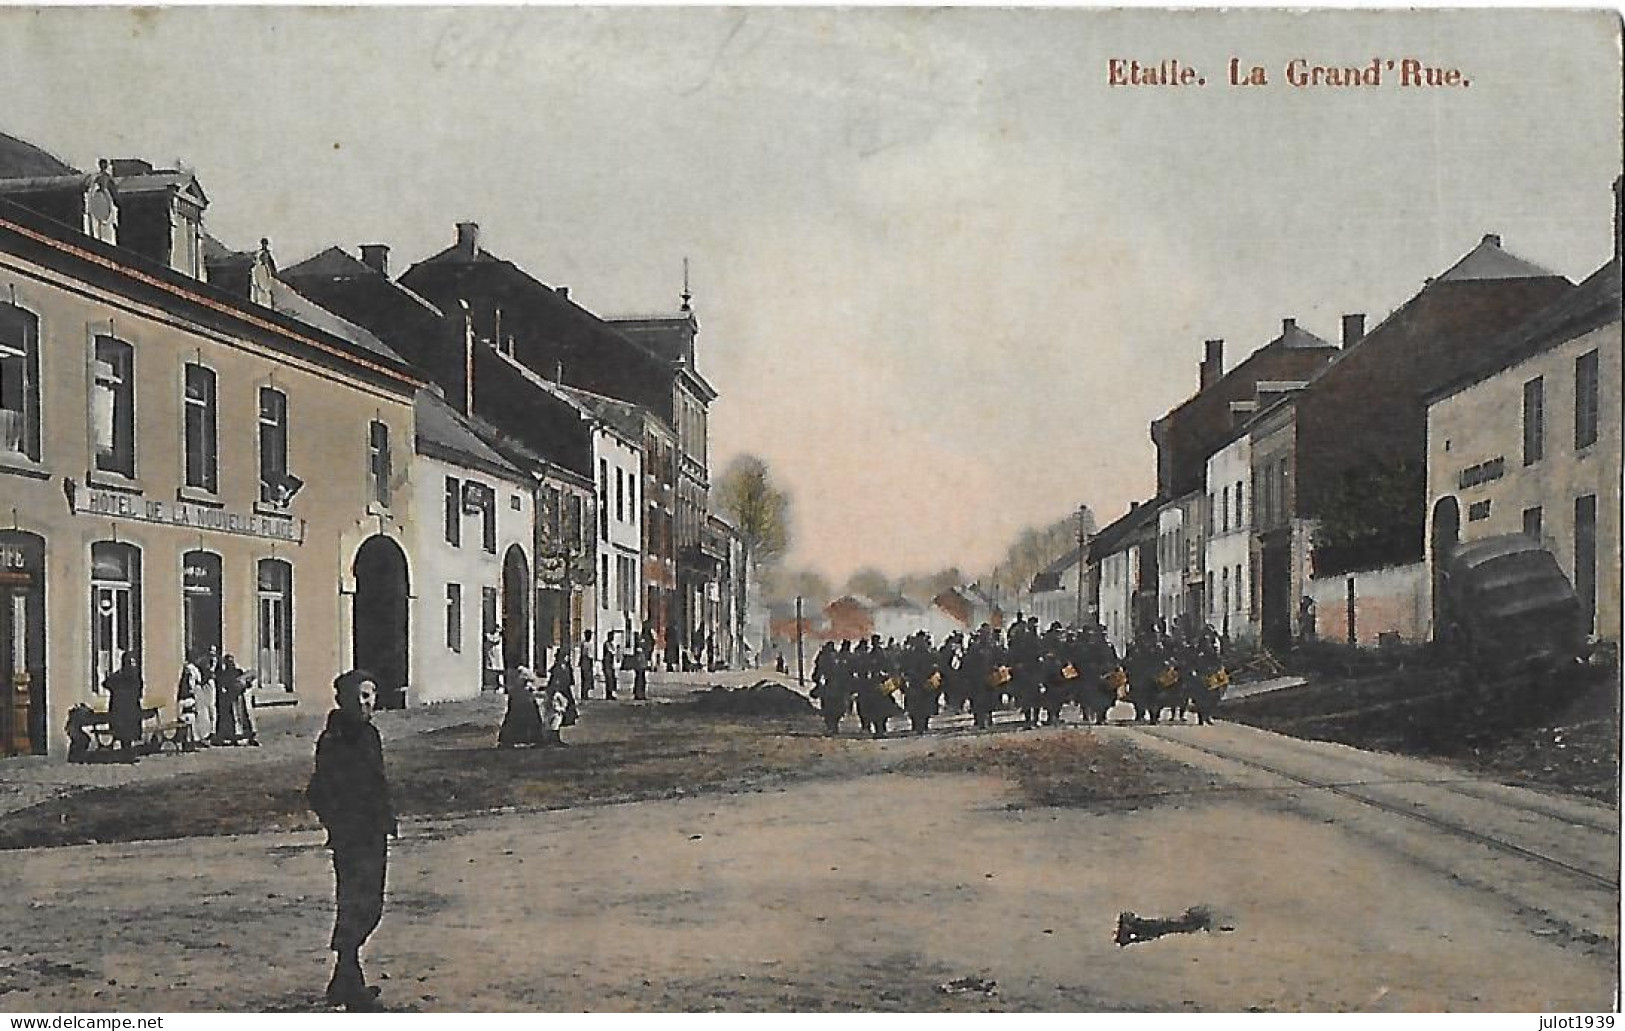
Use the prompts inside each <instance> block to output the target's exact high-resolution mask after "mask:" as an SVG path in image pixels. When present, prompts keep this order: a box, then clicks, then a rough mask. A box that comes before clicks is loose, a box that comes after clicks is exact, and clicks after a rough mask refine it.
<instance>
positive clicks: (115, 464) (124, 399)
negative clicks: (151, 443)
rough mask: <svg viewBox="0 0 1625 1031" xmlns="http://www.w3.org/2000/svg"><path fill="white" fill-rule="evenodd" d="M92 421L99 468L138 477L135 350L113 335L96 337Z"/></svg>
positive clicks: (97, 466) (102, 470) (108, 471)
mask: <svg viewBox="0 0 1625 1031" xmlns="http://www.w3.org/2000/svg"><path fill="white" fill-rule="evenodd" d="M95 377H96V382H95V386H94V388H93V391H92V393H91V423H92V428H93V431H94V434H95V440H96V468H97V469H98V470H99V471H101V472H107V473H117V474H119V475H121V476H130V477H133V476H135V350H134V348H132V347H131V346H130V345H129V344H127V343H125V342H124V341H122V340H117V339H115V338H113V337H108V336H102V337H97V338H96V367H95Z"/></svg>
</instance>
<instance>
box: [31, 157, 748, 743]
mask: <svg viewBox="0 0 1625 1031" xmlns="http://www.w3.org/2000/svg"><path fill="white" fill-rule="evenodd" d="M209 204H210V201H209V198H208V196H207V194H206V193H205V192H204V190H203V188H202V186H201V184H200V183H199V181H198V178H197V176H196V175H195V174H194V173H193V172H191V171H189V170H185V169H164V168H155V167H153V166H152V165H151V164H149V163H147V162H144V161H139V160H107V161H103V162H101V163H100V167H99V168H98V170H97V171H96V172H93V173H88V174H86V173H83V172H81V171H80V170H78V169H76V168H73V167H72V166H70V165H67V164H66V163H64V162H62V161H60V160H58V159H57V158H55V157H54V156H52V155H50V154H49V153H47V152H46V151H44V150H41V149H40V148H38V147H36V146H33V145H32V144H29V143H26V142H24V141H21V140H17V139H14V138H12V137H8V136H3V135H0V669H3V671H4V676H5V679H4V681H3V685H0V690H3V692H4V704H3V705H0V755H16V754H26V753H41V752H55V751H57V750H58V749H59V748H60V747H61V743H60V742H59V741H58V740H57V738H58V737H59V736H60V735H57V734H54V733H52V728H60V727H61V726H62V725H63V723H64V721H65V719H66V714H67V710H68V709H69V708H70V707H71V706H73V705H76V704H79V703H86V704H89V705H90V706H91V707H92V708H103V707H105V697H104V695H103V691H102V686H101V685H102V683H103V681H104V680H105V679H106V677H107V675H108V674H109V673H111V672H112V671H113V670H114V669H116V668H118V667H119V666H120V665H121V664H122V663H123V662H124V660H125V658H126V657H127V656H133V657H135V659H136V660H137V662H138V664H139V667H140V669H141V670H142V673H143V677H144V679H145V682H146V684H147V695H148V701H149V704H159V703H167V704H169V705H171V706H172V705H173V685H174V683H175V680H176V678H177V676H178V673H179V670H180V668H181V666H182V664H183V662H184V661H185V658H186V657H187V656H189V655H193V654H196V653H198V652H200V651H204V650H207V649H209V648H216V649H219V650H220V651H221V652H223V653H227V654H232V655H234V656H235V657H236V658H237V659H238V662H239V664H240V665H242V666H243V667H244V668H246V669H248V670H250V671H251V672H253V673H255V674H256V683H255V687H254V690H253V703H254V704H255V705H256V706H257V707H260V708H263V709H265V710H267V714H268V715H270V716H271V718H273V719H274V718H275V714H276V713H277V712H279V711H285V710H287V709H289V708H294V707H297V706H301V705H303V706H310V705H317V706H322V705H325V704H327V702H328V700H329V698H328V692H329V685H330V683H331V681H332V678H333V677H334V676H335V675H336V674H337V673H338V672H340V671H341V670H342V669H344V668H346V667H349V666H361V667H365V668H368V669H370V670H372V671H373V672H374V673H375V674H376V675H377V678H378V681H379V687H380V693H381V697H382V699H383V701H384V704H389V705H405V704H409V703H412V704H416V703H421V702H433V701H439V700H445V699H450V698H458V697H467V696H471V695H474V694H477V693H478V692H479V691H480V690H481V688H482V685H483V684H488V683H489V682H490V681H491V679H492V674H493V671H495V670H498V669H502V668H513V667H516V666H521V665H543V664H545V663H546V662H547V661H548V659H549V657H550V655H552V654H553V653H554V649H557V648H561V647H571V646H573V645H575V644H577V643H579V642H581V641H582V640H583V639H584V638H585V636H586V635H587V633H588V632H589V631H591V632H594V633H595V636H596V641H597V642H602V641H603V640H604V639H605V637H606V636H607V635H608V634H609V632H611V631H617V632H619V633H620V635H621V638H620V639H621V640H622V641H627V640H629V639H630V638H632V637H633V636H634V635H636V634H638V633H640V632H644V631H647V632H649V633H651V634H653V636H654V638H655V640H656V657H657V660H658V659H661V658H665V657H666V656H668V655H670V656H672V657H674V658H676V659H678V660H679V661H682V659H684V658H695V659H705V660H709V661H713V662H718V663H726V662H733V661H738V660H739V659H740V658H741V655H740V654H739V653H740V650H741V648H742V632H743V623H742V618H743V600H744V592H745V590H746V585H745V583H744V575H745V574H744V569H743V562H742V553H741V548H740V545H739V541H738V534H737V532H736V531H735V530H734V529H733V528H732V527H731V526H730V525H729V524H728V523H727V522H726V520H724V519H722V518H721V517H720V516H718V515H717V514H716V513H713V512H711V510H710V507H709V493H710V481H709V475H710V474H709V461H708V439H707V429H706V425H707V418H708V413H709V410H710V406H711V404H712V403H713V402H714V401H715V400H716V398H717V392H716V390H715V389H714V388H712V387H711V385H710V384H709V383H708V382H707V381H706V379H705V378H704V377H703V376H702V375H701V374H700V372H699V370H698V367H697V362H696V339H697V336H698V332H699V322H698V320H697V318H696V316H695V313H694V311H693V308H692V305H691V303H690V301H691V298H690V296H689V295H688V293H687V290H686V287H685V290H684V293H683V296H682V304H681V306H680V307H679V308H677V309H676V310H675V311H671V312H667V313H663V314H658V315H645V316H637V317H630V318H625V319H614V318H600V317H599V316H597V315H594V314H593V313H591V312H589V311H587V310H586V309H584V308H582V307H581V306H579V305H577V304H576V303H574V302H572V301H571V300H570V298H569V292H568V290H567V289H566V288H563V287H553V286H548V285H546V284H544V283H542V282H541V281H540V280H538V279H536V278H534V277H532V276H531V275H530V274H528V273H527V272H525V271H523V270H522V269H520V268H519V267H518V266H516V265H514V264H513V263H511V262H508V261H506V260H503V259H501V258H498V257H496V256H494V255H493V254H491V253H490V252H489V251H487V250H486V249H484V248H483V247H482V246H481V245H480V238H479V228H478V227H477V226H476V225H474V224H472V223H463V224H460V225H458V226H456V231H455V238H454V241H453V243H452V245H451V246H449V247H447V248H446V249H445V250H443V251H441V252H440V253H438V254H434V255H432V256H429V257H427V258H424V259H423V260H421V261H419V262H417V263H416V264H413V265H412V266H410V267H409V268H408V269H407V270H406V271H405V272H404V273H403V274H401V275H399V276H392V275H391V273H390V269H389V251H388V248H387V247H385V246H383V245H367V246H363V247H361V248H360V249H359V253H358V254H357V255H352V254H350V253H348V252H346V251H344V250H341V249H339V248H337V247H333V248H329V249H327V250H324V251H322V252H321V253H319V254H317V255H315V256H314V257H311V258H310V259H308V260H305V261H302V262H300V263H298V264H296V265H292V266H290V267H285V268H282V267H278V264H277V262H276V260H275V258H274V257H273V255H272V253H271V248H270V245H269V243H268V241H266V240H263V239H262V240H261V241H260V242H259V245H258V246H257V247H252V248H245V249H237V248H233V247H229V246H227V245H226V244H224V243H222V242H221V241H219V240H217V239H215V238H214V237H212V236H211V235H210V234H209V233H208V232H207V231H206V228H205V221H204V216H205V212H206V211H207V209H208V207H209Z"/></svg>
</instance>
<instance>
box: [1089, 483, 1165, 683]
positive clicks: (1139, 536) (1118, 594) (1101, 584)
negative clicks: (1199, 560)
mask: <svg viewBox="0 0 1625 1031" xmlns="http://www.w3.org/2000/svg"><path fill="white" fill-rule="evenodd" d="M1157 551H1158V544H1157V506H1156V505H1154V504H1152V503H1151V502H1135V503H1133V504H1130V505H1129V510H1128V511H1127V512H1125V513H1124V514H1123V515H1122V516H1121V517H1120V518H1118V519H1117V520H1115V521H1114V522H1112V523H1110V524H1108V525H1107V526H1106V527H1105V528H1103V529H1102V530H1101V531H1100V532H1099V533H1097V534H1095V536H1094V538H1093V539H1092V540H1091V541H1090V542H1089V568H1090V579H1091V580H1093V581H1094V583H1095V595H1096V619H1097V620H1098V621H1099V623H1100V625H1101V626H1103V627H1105V630H1106V638H1107V640H1109V641H1110V642H1111V644H1112V647H1114V648H1116V649H1117V650H1118V652H1119V653H1121V652H1122V651H1123V650H1124V649H1126V648H1127V647H1128V646H1129V644H1130V643H1132V642H1133V641H1134V640H1135V638H1136V637H1137V636H1138V634H1139V633H1140V632H1141V631H1142V630H1143V629H1144V628H1146V627H1149V626H1152V625H1154V624H1155V622H1156V618H1157V587H1158V579H1157Z"/></svg>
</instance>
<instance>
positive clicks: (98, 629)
mask: <svg viewBox="0 0 1625 1031" xmlns="http://www.w3.org/2000/svg"><path fill="white" fill-rule="evenodd" d="M90 569H91V572H90V647H91V669H90V685H91V690H93V691H96V692H98V693H99V692H100V691H101V690H102V683H103V682H104V681H105V680H106V679H107V678H108V677H109V676H111V675H112V674H113V672H114V671H115V670H117V669H119V668H120V667H121V666H123V665H124V658H125V656H127V655H135V656H137V657H138V658H139V656H140V654H141V552H140V550H139V549H137V548H136V547H135V546H134V545H132V544H120V543H116V542H113V541H97V542H96V543H95V544H92V545H91V546H90Z"/></svg>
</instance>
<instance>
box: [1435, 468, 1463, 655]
mask: <svg viewBox="0 0 1625 1031" xmlns="http://www.w3.org/2000/svg"><path fill="white" fill-rule="evenodd" d="M1430 543H1431V545H1432V552H1433V569H1432V570H1431V572H1432V574H1433V576H1432V579H1433V639H1434V640H1435V641H1448V640H1449V639H1450V626H1451V622H1452V620H1451V617H1450V599H1449V597H1448V594H1447V592H1446V590H1445V570H1446V569H1447V568H1448V567H1449V565H1450V556H1451V555H1452V554H1453V553H1454V552H1455V550H1456V545H1457V544H1460V543H1461V506H1460V505H1459V504H1458V503H1457V502H1456V499H1455V498H1453V497H1443V498H1440V499H1439V500H1438V502H1436V503H1435V504H1434V506H1433V534H1432V538H1431V542H1430Z"/></svg>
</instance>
